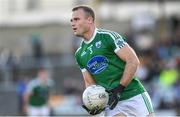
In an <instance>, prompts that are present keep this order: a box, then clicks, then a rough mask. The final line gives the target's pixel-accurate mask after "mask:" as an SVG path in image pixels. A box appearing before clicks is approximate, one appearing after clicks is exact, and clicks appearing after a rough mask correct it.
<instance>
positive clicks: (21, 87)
mask: <svg viewBox="0 0 180 117" xmlns="http://www.w3.org/2000/svg"><path fill="white" fill-rule="evenodd" d="M28 80H29V79H28V78H26V77H23V78H22V79H20V80H19V81H18V83H17V95H18V105H19V108H18V109H19V113H20V115H24V114H25V113H24V112H23V106H24V101H23V96H24V93H25V91H26V88H27V84H28Z"/></svg>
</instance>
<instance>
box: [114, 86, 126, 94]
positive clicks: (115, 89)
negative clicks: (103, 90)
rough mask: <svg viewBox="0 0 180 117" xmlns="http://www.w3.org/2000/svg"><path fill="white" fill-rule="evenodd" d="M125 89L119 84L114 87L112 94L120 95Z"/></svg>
mask: <svg viewBox="0 0 180 117" xmlns="http://www.w3.org/2000/svg"><path fill="white" fill-rule="evenodd" d="M124 89H125V86H123V85H122V84H119V85H118V86H117V87H115V88H114V89H113V90H112V92H113V93H115V94H118V93H121V92H122V91H123V90H124Z"/></svg>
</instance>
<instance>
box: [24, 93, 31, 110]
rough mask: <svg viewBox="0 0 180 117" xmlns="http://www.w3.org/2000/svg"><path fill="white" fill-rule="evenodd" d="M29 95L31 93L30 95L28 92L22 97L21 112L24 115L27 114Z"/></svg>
mask: <svg viewBox="0 0 180 117" xmlns="http://www.w3.org/2000/svg"><path fill="white" fill-rule="evenodd" d="M31 95H32V93H30V92H25V93H24V95H23V111H24V113H27V107H28V103H29V98H30V96H31Z"/></svg>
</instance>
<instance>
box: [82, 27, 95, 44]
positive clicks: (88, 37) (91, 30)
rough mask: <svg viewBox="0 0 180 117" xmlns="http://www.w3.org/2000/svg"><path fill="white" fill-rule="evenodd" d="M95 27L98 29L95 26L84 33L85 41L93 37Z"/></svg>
mask: <svg viewBox="0 0 180 117" xmlns="http://www.w3.org/2000/svg"><path fill="white" fill-rule="evenodd" d="M95 29H96V27H95V26H93V27H91V28H90V30H89V31H88V32H87V33H86V34H85V35H84V40H85V41H89V40H90V39H91V38H92V37H93V34H94V32H95Z"/></svg>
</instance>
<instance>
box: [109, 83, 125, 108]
mask: <svg viewBox="0 0 180 117" xmlns="http://www.w3.org/2000/svg"><path fill="white" fill-rule="evenodd" d="M124 88H125V87H124V86H123V85H121V84H119V85H118V86H117V87H115V88H114V89H111V90H106V92H108V93H109V95H110V99H109V102H108V104H109V108H110V109H111V110H113V109H114V108H115V107H116V105H117V103H118V102H119V98H120V97H119V95H120V94H121V92H122V91H123V90H124Z"/></svg>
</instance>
